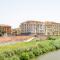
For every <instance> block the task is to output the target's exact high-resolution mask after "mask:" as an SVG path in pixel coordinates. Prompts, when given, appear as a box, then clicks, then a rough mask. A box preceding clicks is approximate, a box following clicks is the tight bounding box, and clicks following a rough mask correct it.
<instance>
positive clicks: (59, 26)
mask: <svg viewBox="0 0 60 60" xmlns="http://www.w3.org/2000/svg"><path fill="white" fill-rule="evenodd" d="M45 32H46V35H60V23H56V22H45Z"/></svg>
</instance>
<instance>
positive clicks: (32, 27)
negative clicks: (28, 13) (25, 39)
mask: <svg viewBox="0 0 60 60" xmlns="http://www.w3.org/2000/svg"><path fill="white" fill-rule="evenodd" d="M20 28H21V33H32V34H36V33H37V34H45V24H44V23H43V22H40V21H26V22H23V23H21V25H20Z"/></svg>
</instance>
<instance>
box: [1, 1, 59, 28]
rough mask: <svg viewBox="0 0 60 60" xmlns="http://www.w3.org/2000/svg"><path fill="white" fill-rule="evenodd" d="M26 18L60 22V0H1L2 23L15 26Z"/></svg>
mask: <svg viewBox="0 0 60 60" xmlns="http://www.w3.org/2000/svg"><path fill="white" fill-rule="evenodd" d="M26 20H39V21H46V20H49V21H56V22H60V0H0V24H8V25H11V26H12V27H13V28H15V27H18V26H19V24H20V23H21V22H23V21H26Z"/></svg>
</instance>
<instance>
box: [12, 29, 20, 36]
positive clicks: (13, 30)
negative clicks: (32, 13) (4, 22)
mask: <svg viewBox="0 0 60 60" xmlns="http://www.w3.org/2000/svg"><path fill="white" fill-rule="evenodd" d="M11 34H12V35H20V34H21V29H20V28H15V29H12V31H11Z"/></svg>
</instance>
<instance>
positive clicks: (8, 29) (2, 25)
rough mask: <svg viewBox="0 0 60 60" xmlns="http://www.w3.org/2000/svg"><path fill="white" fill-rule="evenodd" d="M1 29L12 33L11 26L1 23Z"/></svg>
mask: <svg viewBox="0 0 60 60" xmlns="http://www.w3.org/2000/svg"><path fill="white" fill-rule="evenodd" d="M0 30H1V31H3V32H4V33H6V34H11V26H8V25H4V24H0Z"/></svg>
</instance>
